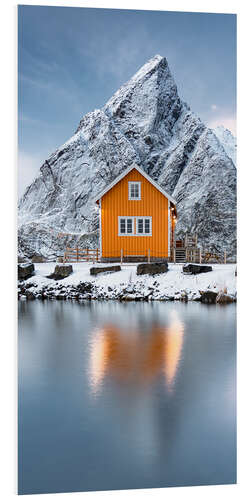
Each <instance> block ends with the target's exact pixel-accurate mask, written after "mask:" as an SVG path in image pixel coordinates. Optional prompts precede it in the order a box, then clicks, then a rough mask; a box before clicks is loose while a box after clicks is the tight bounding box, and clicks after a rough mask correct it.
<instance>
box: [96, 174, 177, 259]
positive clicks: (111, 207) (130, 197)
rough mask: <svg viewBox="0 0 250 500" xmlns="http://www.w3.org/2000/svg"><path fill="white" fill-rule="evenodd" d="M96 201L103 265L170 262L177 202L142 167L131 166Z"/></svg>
mask: <svg viewBox="0 0 250 500" xmlns="http://www.w3.org/2000/svg"><path fill="white" fill-rule="evenodd" d="M95 201H96V203H97V204H98V205H99V210H100V258H101V260H102V261H103V262H105V261H109V262H112V261H117V260H120V259H121V258H122V259H123V260H125V261H133V260H134V261H143V260H144V261H145V260H146V259H147V260H148V259H150V260H164V259H166V260H170V254H171V248H172V246H173V242H174V228H175V223H176V218H177V212H176V202H175V200H174V199H173V198H172V197H171V196H170V195H169V194H168V193H166V191H165V190H164V189H163V188H162V187H161V186H159V185H158V184H157V183H156V182H155V181H154V180H153V179H152V178H151V177H150V176H149V175H147V174H146V173H145V172H144V171H143V170H142V169H141V168H140V167H138V166H137V165H132V166H130V167H128V168H127V169H126V170H125V171H124V172H123V173H122V174H121V175H119V176H118V177H117V178H116V179H115V180H114V181H113V182H112V183H111V184H110V185H109V186H107V187H106V188H105V189H104V190H103V191H102V192H101V193H100V194H99V195H98V197H97V198H96V200H95Z"/></svg>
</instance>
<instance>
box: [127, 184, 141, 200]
mask: <svg viewBox="0 0 250 500" xmlns="http://www.w3.org/2000/svg"><path fill="white" fill-rule="evenodd" d="M134 184H137V185H138V192H139V196H138V198H132V197H131V186H132V185H134ZM128 199H129V200H131V201H138V200H140V199H141V182H140V181H129V183H128Z"/></svg>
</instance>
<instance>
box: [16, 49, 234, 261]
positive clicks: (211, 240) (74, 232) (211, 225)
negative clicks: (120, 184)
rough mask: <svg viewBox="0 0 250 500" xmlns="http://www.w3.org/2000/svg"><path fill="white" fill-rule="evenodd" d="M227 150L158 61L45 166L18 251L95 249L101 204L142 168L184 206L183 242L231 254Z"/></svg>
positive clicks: (31, 194)
mask: <svg viewBox="0 0 250 500" xmlns="http://www.w3.org/2000/svg"><path fill="white" fill-rule="evenodd" d="M229 142H230V141H229ZM229 150H230V147H229V146H228V144H227V146H226V145H224V146H223V137H222V138H221V140H220V137H219V138H218V134H217V135H216V134H215V133H214V132H213V131H212V130H210V129H208V128H207V127H205V125H204V124H203V123H202V122H201V120H200V119H199V118H198V117H197V116H196V115H194V113H192V111H191V110H190V108H189V107H188V106H187V105H186V104H185V103H184V102H182V101H181V100H180V98H179V96H178V93H177V88H176V85H175V82H174V80H173V77H172V75H171V73H170V70H169V67H168V64H167V61H166V59H165V58H163V57H161V56H155V57H154V58H153V59H151V60H150V61H149V62H148V63H147V64H145V65H144V66H143V67H142V68H141V69H140V70H139V71H138V73H136V75H135V76H134V77H133V78H132V79H131V80H130V81H129V82H128V83H126V84H125V85H124V86H123V87H121V89H119V90H118V91H117V92H116V93H115V94H114V96H113V97H112V98H111V99H110V100H109V101H108V102H107V104H106V105H105V106H104V107H103V108H102V109H100V110H95V111H93V112H92V113H88V114H87V115H85V116H84V117H83V119H82V120H81V121H80V124H79V126H78V129H77V131H76V133H75V134H74V135H73V137H72V138H71V139H70V140H69V141H68V142H66V143H65V144H64V145H63V146H61V147H60V148H58V149H57V150H56V151H55V153H54V154H52V155H51V156H50V157H49V158H48V160H47V161H46V162H45V163H44V164H43V165H42V166H41V168H40V171H41V173H40V175H39V177H37V178H36V179H35V181H34V182H33V183H32V184H31V185H30V186H29V187H28V188H27V190H26V192H25V194H24V195H23V197H22V199H21V201H20V205H19V216H20V217H19V220H20V226H19V252H20V253H21V254H23V255H26V256H28V257H31V256H32V255H34V254H39V255H44V256H46V257H50V258H54V257H55V256H58V255H61V254H62V253H63V251H64V249H65V246H66V245H68V246H75V245H79V246H82V247H86V246H96V245H97V243H98V213H97V211H96V208H95V204H94V202H93V199H94V198H95V196H96V195H97V194H98V193H99V192H100V191H101V190H102V189H103V188H104V187H105V186H106V185H108V184H109V183H110V182H111V181H112V180H113V179H114V178H115V177H116V176H117V175H119V174H120V173H121V172H122V171H123V170H124V169H126V168H127V167H128V166H129V165H131V164H132V163H134V162H135V163H137V164H138V165H139V166H141V168H143V169H144V170H145V171H146V172H147V173H148V174H149V175H151V176H152V178H153V179H154V180H156V181H157V182H158V183H159V184H160V185H161V186H162V187H164V188H165V189H166V191H167V192H169V193H170V194H171V195H172V196H173V197H174V198H175V199H176V200H177V210H178V223H177V227H176V231H177V236H182V235H183V233H185V232H186V231H192V232H193V231H196V232H197V233H198V237H199V242H200V243H201V244H202V245H203V246H206V247H209V248H211V249H213V250H215V251H217V252H222V251H223V250H227V252H228V254H229V255H232V256H233V255H235V252H236V168H235V164H234V162H233V160H232V155H230V151H229Z"/></svg>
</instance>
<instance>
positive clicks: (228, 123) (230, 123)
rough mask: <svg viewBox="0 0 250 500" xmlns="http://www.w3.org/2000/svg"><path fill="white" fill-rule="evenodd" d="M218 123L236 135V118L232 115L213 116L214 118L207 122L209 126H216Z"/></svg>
mask: <svg viewBox="0 0 250 500" xmlns="http://www.w3.org/2000/svg"><path fill="white" fill-rule="evenodd" d="M220 125H223V127H225V128H227V129H228V130H230V131H231V132H232V134H233V135H234V136H235V137H236V135H237V127H236V118H235V117H234V116H220V117H218V118H215V119H214V120H210V121H209V122H208V124H207V126H208V127H209V128H216V127H219V126H220Z"/></svg>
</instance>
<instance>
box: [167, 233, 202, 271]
mask: <svg viewBox="0 0 250 500" xmlns="http://www.w3.org/2000/svg"><path fill="white" fill-rule="evenodd" d="M171 260H172V262H176V263H179V264H180V263H184V262H198V263H200V262H201V249H200V248H199V247H198V246H197V234H188V233H187V234H186V235H185V238H184V239H183V240H174V245H173V246H172V248H171Z"/></svg>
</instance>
